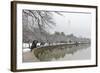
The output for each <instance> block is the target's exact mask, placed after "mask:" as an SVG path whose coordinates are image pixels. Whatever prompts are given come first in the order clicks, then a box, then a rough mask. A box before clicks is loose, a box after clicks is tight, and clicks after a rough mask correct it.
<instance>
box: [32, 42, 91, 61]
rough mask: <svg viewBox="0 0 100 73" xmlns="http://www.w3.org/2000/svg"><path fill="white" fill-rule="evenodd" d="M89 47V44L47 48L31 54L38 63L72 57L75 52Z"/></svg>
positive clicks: (35, 50)
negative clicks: (67, 56)
mask: <svg viewBox="0 0 100 73" xmlns="http://www.w3.org/2000/svg"><path fill="white" fill-rule="evenodd" d="M89 47H90V44H80V45H57V46H47V47H42V48H38V49H34V52H33V53H34V55H35V56H36V58H37V59H39V60H40V61H52V60H53V59H55V60H59V59H60V58H64V57H65V56H66V55H67V54H72V55H74V54H75V53H76V52H77V51H82V49H84V50H85V49H87V48H89ZM80 57H81V55H80Z"/></svg>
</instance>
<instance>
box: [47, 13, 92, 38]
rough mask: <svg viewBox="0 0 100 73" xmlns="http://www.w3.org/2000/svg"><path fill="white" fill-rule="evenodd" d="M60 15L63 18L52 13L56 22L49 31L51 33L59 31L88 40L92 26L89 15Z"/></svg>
mask: <svg viewBox="0 0 100 73" xmlns="http://www.w3.org/2000/svg"><path fill="white" fill-rule="evenodd" d="M61 13H62V14H63V16H60V15H58V14H55V13H54V15H53V19H54V21H55V22H56V26H54V27H53V28H52V29H50V30H49V31H50V32H51V33H54V32H55V31H59V32H64V33H65V34H71V33H73V34H74V35H75V36H78V37H88V38H90V36H91V24H92V23H91V20H92V19H91V18H92V16H91V14H84V13H66V12H61Z"/></svg>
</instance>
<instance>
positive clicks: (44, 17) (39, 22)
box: [23, 9, 62, 40]
mask: <svg viewBox="0 0 100 73" xmlns="http://www.w3.org/2000/svg"><path fill="white" fill-rule="evenodd" d="M54 13H57V14H59V15H62V14H60V13H59V12H57V11H55V12H54ZM23 14H24V15H25V16H26V21H24V23H25V22H26V23H25V25H24V28H25V29H26V28H27V29H29V30H30V31H32V32H34V31H35V29H34V28H35V27H38V28H39V30H40V34H41V36H45V37H46V38H47V34H45V35H43V33H44V31H47V29H46V28H47V27H49V28H52V26H55V25H56V23H55V22H54V21H53V18H52V16H53V12H50V11H42V10H26V9H24V10H23ZM28 18H29V20H31V21H32V23H31V22H30V21H29V20H28ZM24 28H23V29H24ZM34 36H35V35H34ZM35 37H36V38H37V36H35ZM40 40H42V39H40Z"/></svg>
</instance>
